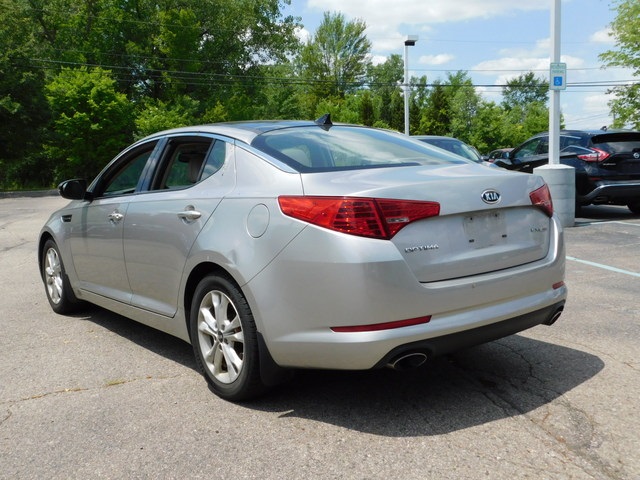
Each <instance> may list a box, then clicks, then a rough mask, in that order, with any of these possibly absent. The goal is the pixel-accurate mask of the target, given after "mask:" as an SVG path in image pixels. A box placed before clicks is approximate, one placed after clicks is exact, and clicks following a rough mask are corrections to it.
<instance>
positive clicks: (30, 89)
mask: <svg viewBox="0 0 640 480" xmlns="http://www.w3.org/2000/svg"><path fill="white" fill-rule="evenodd" d="M0 15H1V17H2V18H0V20H1V21H0V45H2V48H1V49H0V189H5V188H19V187H22V188H24V187H31V186H39V185H42V183H43V182H44V183H48V181H49V176H48V174H47V171H48V169H47V168H46V165H44V164H43V162H42V157H41V156H40V145H41V136H42V134H43V132H44V131H45V126H46V125H47V123H48V121H49V109H48V106H47V101H46V98H45V96H44V84H45V72H44V70H42V69H41V68H37V67H36V66H32V65H31V60H30V59H31V58H34V57H38V56H39V53H38V52H39V45H38V43H37V42H34V41H33V38H32V37H31V35H30V32H31V30H32V26H31V24H30V22H29V20H28V18H26V17H25V15H24V5H23V4H22V3H21V2H16V1H14V0H0Z"/></svg>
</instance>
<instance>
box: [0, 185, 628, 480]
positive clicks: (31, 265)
mask: <svg viewBox="0 0 640 480" xmlns="http://www.w3.org/2000/svg"><path fill="white" fill-rule="evenodd" d="M64 202H65V201H64V200H62V199H61V198H58V197H51V196H47V197H41V198H1V199H0V281H1V282H2V285H3V286H4V288H3V292H2V295H0V328H1V330H2V335H1V336H0V349H1V350H0V351H1V352H2V362H0V478H1V479H5V478H6V479H29V478H38V479H40V478H56V479H71V478H78V479H85V478H114V479H116V478H141V479H142V478H153V479H157V478H176V479H177V478H181V479H182V478H216V479H232V478H233V479H246V478H258V479H285V478H286V479H300V478H305V479H312V478H314V479H315V478H318V479H340V478H354V479H378V478H402V479H461V478H467V479H477V478H487V479H514V478H517V479H521V478H531V479H543V478H546V479H640V454H639V453H638V452H640V418H639V413H638V412H639V411H640V381H639V380H640V361H639V360H638V344H639V341H640V302H639V301H638V296H639V293H640V255H638V251H639V249H640V216H634V215H632V214H630V213H629V212H628V210H626V209H624V208H618V207H587V208H585V209H583V211H582V213H581V215H582V217H580V218H578V219H577V221H576V225H577V226H576V227H574V228H569V229H567V230H566V231H565V237H566V243H567V285H568V286H569V300H568V302H567V305H566V309H565V313H564V314H563V315H562V317H561V318H560V320H559V321H558V322H557V323H556V324H555V325H553V326H552V327H547V326H539V327H535V328H533V329H531V330H529V331H527V332H524V333H522V334H519V335H515V336H512V337H508V338H506V339H502V340H499V341H496V342H493V343H490V344H487V345H482V346H479V347H475V348H472V349H469V350H467V351H464V352H459V353H457V354H455V355H451V356H447V357H442V358H436V359H432V360H430V361H429V362H427V364H426V366H425V367H423V368H421V369H418V370H414V371H410V372H394V371H390V370H381V371H374V372H318V371H305V372H299V374H298V375H297V376H296V377H295V378H294V379H293V380H292V381H291V382H289V383H288V384H286V385H283V386H282V387H280V388H278V389H277V390H276V391H274V392H272V393H271V395H269V396H268V397H266V398H263V399H261V400H259V401H256V402H252V403H247V404H232V403H228V402H225V401H222V400H220V399H219V398H217V397H216V396H214V395H213V394H212V393H211V392H210V391H209V390H208V389H207V386H206V383H205V381H204V379H203V378H201V376H200V375H199V374H198V373H197V372H196V371H195V363H194V361H193V357H192V352H191V347H190V346H189V345H187V344H186V343H184V342H182V341H180V340H177V339H175V338H172V337H170V336H168V335H165V334H162V333H160V332H156V331H154V330H152V329H149V328H147V327H145V326H142V325H139V324H136V323H134V322H131V321H129V320H126V319H124V318H122V317H119V316H117V315H114V314H112V313H109V312H106V311H104V310H100V309H97V308H96V309H91V310H88V311H86V312H85V313H84V314H82V315H77V316H74V317H62V316H58V315H55V314H54V313H53V312H52V311H51V309H50V308H49V305H48V303H47V300H46V297H45V293H44V289H43V287H42V284H41V281H40V278H39V274H38V268H37V265H36V241H37V235H38V232H39V230H40V227H41V225H42V224H43V223H44V221H45V220H46V218H47V217H48V215H49V213H50V212H51V211H53V210H54V209H56V208H58V207H59V206H62V205H63V204H64Z"/></svg>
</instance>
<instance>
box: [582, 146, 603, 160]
mask: <svg viewBox="0 0 640 480" xmlns="http://www.w3.org/2000/svg"><path fill="white" fill-rule="evenodd" d="M591 150H593V151H592V152H591V153H586V154H584V155H578V158H579V159H580V160H584V161H585V162H602V161H604V160H606V159H607V158H609V157H610V156H611V154H610V153H608V152H605V151H604V150H600V149H599V148H593V147H592V148H591Z"/></svg>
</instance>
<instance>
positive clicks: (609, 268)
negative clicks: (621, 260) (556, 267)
mask: <svg viewBox="0 0 640 480" xmlns="http://www.w3.org/2000/svg"><path fill="white" fill-rule="evenodd" d="M566 258H567V260H571V261H573V262H578V263H584V264H585V265H590V266H592V267H597V268H602V269H604V270H610V271H612V272H616V273H623V274H625V275H631V276H632V277H638V278H640V273H637V272H630V271H629V270H622V269H621V268H616V267H611V266H609V265H603V264H602V263H596V262H590V261H589V260H581V259H579V258H575V257H569V256H567V257H566Z"/></svg>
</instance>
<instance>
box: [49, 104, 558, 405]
mask: <svg viewBox="0 0 640 480" xmlns="http://www.w3.org/2000/svg"><path fill="white" fill-rule="evenodd" d="M90 154H91V153H90V152H87V155H90ZM59 190H60V193H61V195H62V196H63V197H65V198H67V199H70V200H71V202H70V203H69V204H68V205H67V206H66V207H64V208H62V209H61V210H59V211H57V212H55V213H54V214H53V215H51V218H50V219H49V220H48V221H47V223H46V224H45V226H44V228H43V229H42V232H41V234H40V239H39V252H38V253H39V263H40V269H41V273H42V279H43V281H44V286H45V291H46V294H47V298H48V300H49V303H50V304H51V307H52V308H53V310H54V311H55V312H57V313H60V314H65V313H69V312H72V311H74V310H77V309H78V308H81V307H82V305H83V304H84V303H85V302H89V303H92V304H96V305H99V306H101V307H104V308H106V309H109V310H111V311H114V312H117V313H119V314H121V315H124V316H126V317H129V318H131V319H133V320H136V321H138V322H141V323H144V324H146V325H149V326H152V327H154V328H157V329H159V330H162V331H164V332H167V333H169V334H171V335H174V336H176V337H179V338H181V339H183V340H185V341H187V342H190V343H191V344H192V346H193V350H194V353H195V358H196V364H197V366H198V369H199V370H200V371H201V372H202V374H203V375H204V378H205V379H206V380H207V382H208V383H209V385H210V387H211V388H212V390H213V391H214V392H215V393H217V394H218V395H219V396H220V397H222V398H225V399H228V400H233V401H239V400H245V399H248V398H251V397H255V396H256V395H259V394H261V393H263V392H264V391H265V390H267V389H268V387H270V386H273V385H276V384H278V383H280V382H282V381H284V380H286V379H287V378H288V377H289V376H290V373H291V372H292V371H294V370H295V369H300V368H321V369H350V370H357V369H372V368H379V367H383V366H390V367H393V368H410V367H416V366H419V365H420V364H422V363H423V362H424V361H425V360H427V359H428V358H429V357H431V356H435V355H441V354H444V353H447V352H451V351H454V350H457V349H461V348H466V347H469V346H471V345H476V344H479V343H483V342H488V341H492V340H495V339H497V338H501V337H504V336H506V335H511V334H514V333H516V332H519V331H522V330H524V329H527V328H530V327H533V326H535V325H539V324H546V325H551V324H552V323H553V322H555V320H556V319H557V318H558V317H559V315H560V313H561V311H562V309H563V307H564V303H565V299H566V296H567V288H566V286H565V283H564V267H565V252H564V244H563V234H562V230H561V227H560V225H559V222H558V220H557V218H556V217H555V216H554V214H553V205H552V201H551V197H550V194H549V189H548V188H547V186H546V184H545V183H544V181H543V180H542V179H541V178H540V177H539V176H536V175H530V174H526V173H517V172H509V171H503V170H501V169H490V168H487V167H485V166H482V165H479V164H476V163H473V162H471V161H469V162H467V161H465V160H464V159H461V158H460V157H459V156H454V155H450V154H448V153H447V152H443V151H442V150H440V149H434V148H432V147H430V146H429V145H427V144H425V143H422V142H419V141H417V140H414V139H411V138H410V137H407V136H405V135H401V134H398V133H394V132H390V131H386V130H379V129H373V128H367V127H362V126H356V125H344V124H334V123H332V122H331V119H330V118H329V117H328V116H324V117H322V118H321V119H319V120H317V121H315V122H312V121H255V122H237V123H233V122H232V123H222V124H216V125H202V126H195V127H188V128H179V129H174V130H169V131H164V132H160V133H158V134H155V135H151V136H149V137H147V138H144V139H142V140H140V141H138V142H136V143H135V144H133V145H131V146H130V147H129V148H127V149H126V150H124V151H123V152H122V153H121V154H120V155H118V156H117V157H116V158H115V159H114V160H113V161H111V162H110V163H109V164H108V165H107V166H106V167H105V168H104V170H103V171H102V172H101V173H100V174H99V175H98V176H97V177H96V179H94V180H93V182H92V183H91V184H90V185H88V186H87V183H86V182H85V181H84V180H80V179H75V180H69V181H66V182H63V183H62V184H61V185H60V187H59Z"/></svg>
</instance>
